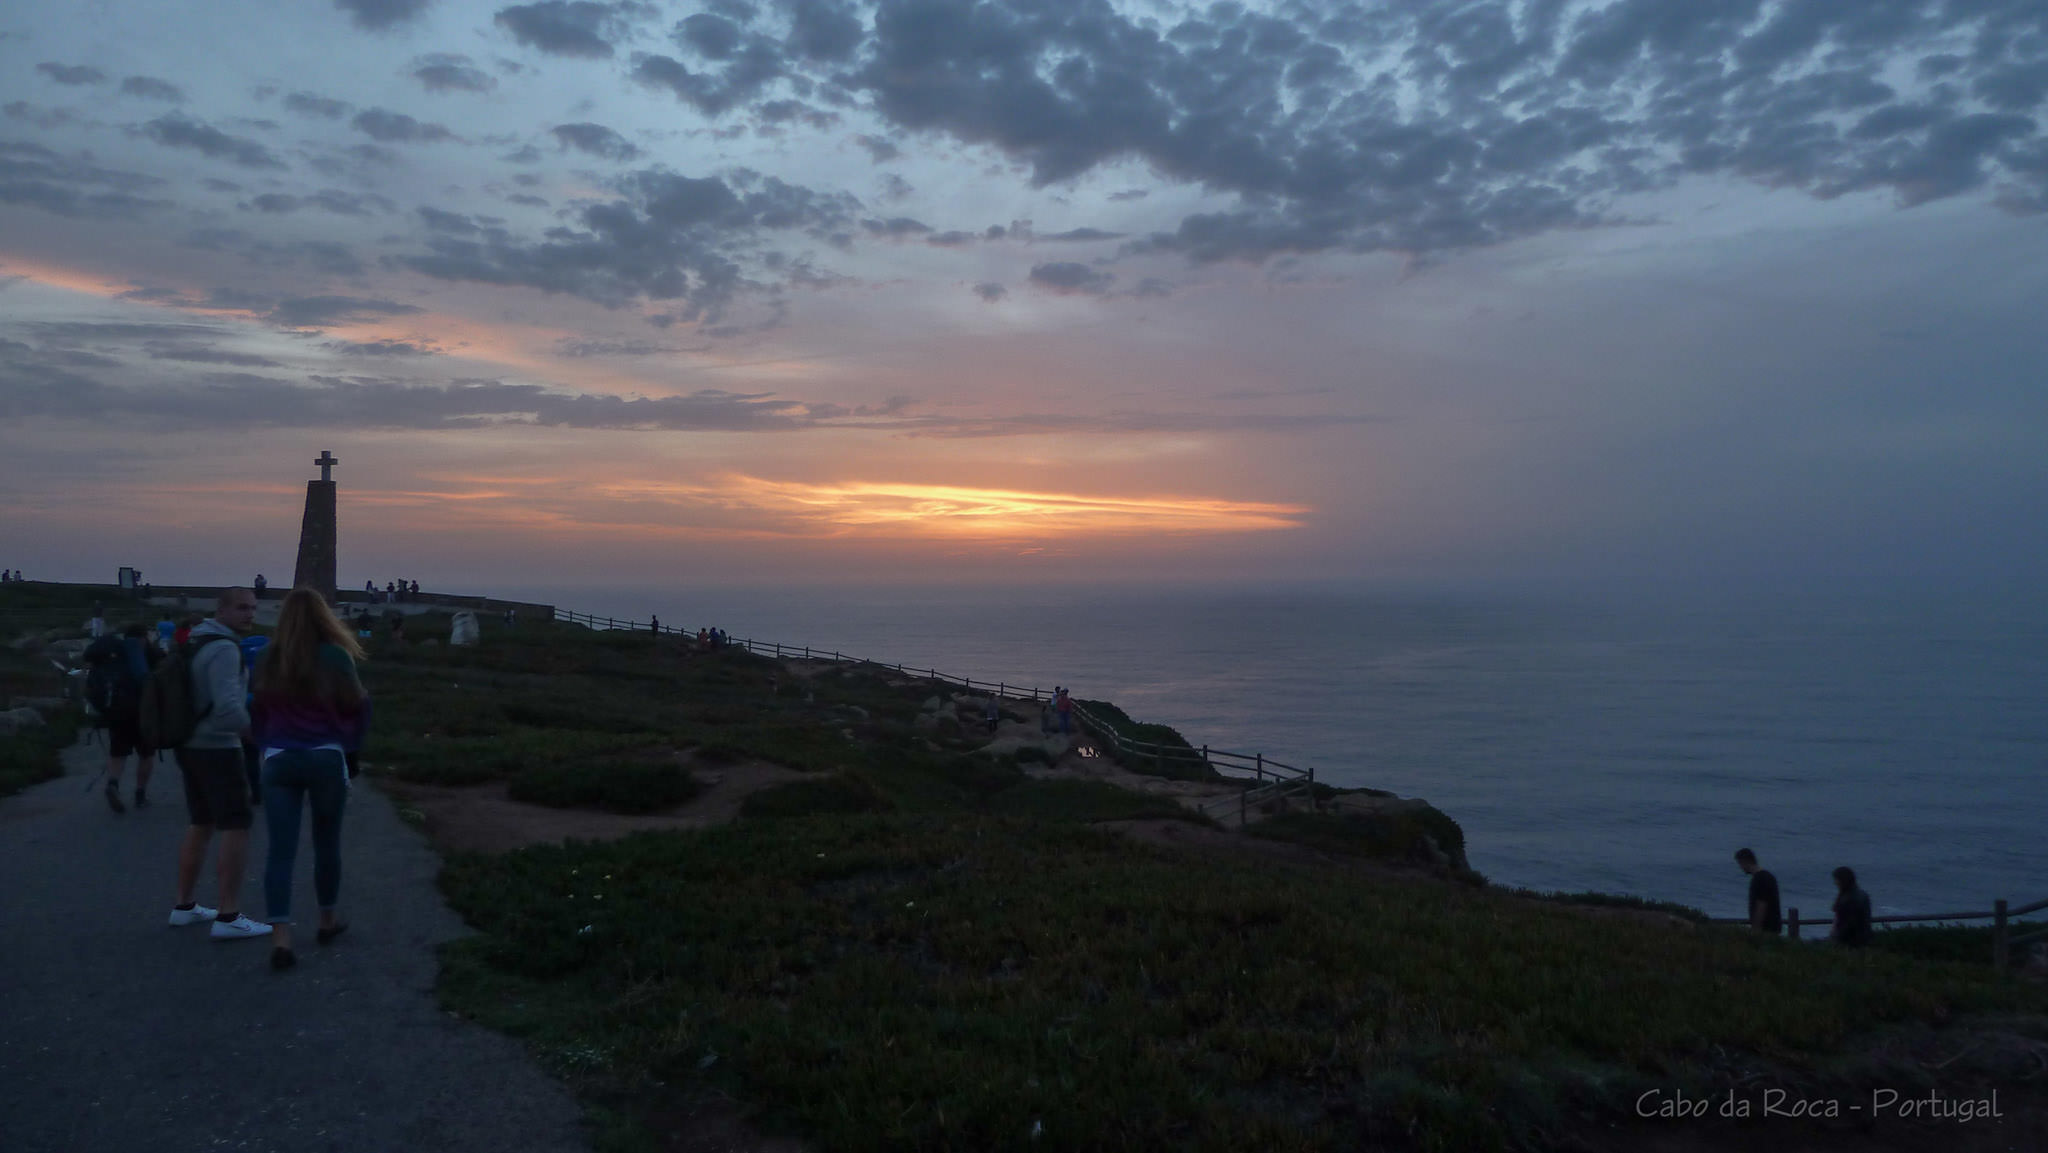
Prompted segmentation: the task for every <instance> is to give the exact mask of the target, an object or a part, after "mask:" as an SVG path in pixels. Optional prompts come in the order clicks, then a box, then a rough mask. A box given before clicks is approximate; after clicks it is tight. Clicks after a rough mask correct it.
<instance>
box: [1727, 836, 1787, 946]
mask: <svg viewBox="0 0 2048 1153" xmlns="http://www.w3.org/2000/svg"><path fill="white" fill-rule="evenodd" d="M1735 864H1736V865H1737V866H1738V867H1740V868H1741V869H1742V871H1743V872H1745V873H1748V874H1749V927H1750V928H1752V929H1755V930H1756V931H1757V932H1759V933H1769V934H1770V935H1772V936H1773V937H1775V936H1777V935H1778V934H1779V933H1780V932H1782V931H1783V930H1784V928H1785V922H1784V917H1783V914H1782V911H1781V910H1780V909H1779V907H1778V878H1776V877H1773V876H1772V875H1771V871H1770V870H1769V869H1761V868H1758V867H1757V863H1756V853H1755V852H1754V851H1753V850H1750V849H1737V850H1735Z"/></svg>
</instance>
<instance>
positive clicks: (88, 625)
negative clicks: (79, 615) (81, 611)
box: [85, 601, 107, 640]
mask: <svg viewBox="0 0 2048 1153" xmlns="http://www.w3.org/2000/svg"><path fill="white" fill-rule="evenodd" d="M85 632H86V635H87V636H90V637H91V638H92V639H94V640H98V639H100V638H101V637H103V636H106V635H107V610H106V606H104V605H102V604H100V603H99V602H98V601H94V602H93V606H92V619H91V620H89V621H87V622H85Z"/></svg>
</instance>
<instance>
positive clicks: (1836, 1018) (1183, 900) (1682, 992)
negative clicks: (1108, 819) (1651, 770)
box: [441, 813, 2048, 1150]
mask: <svg viewBox="0 0 2048 1153" xmlns="http://www.w3.org/2000/svg"><path fill="white" fill-rule="evenodd" d="M443 885H444V888H445V890H446V892H447V894H448V896H449V899H450V900H451V901H452V902H453V903H454V905H455V906H456V907H457V908H458V909H459V910H460V911H461V912H462V914H463V915H464V916H465V917H466V918H467V919H468V920H469V922H470V923H471V924H472V925H473V926H475V927H476V929H477V930H478V935H477V936H475V937H472V938H468V939H466V940H463V941H460V942H456V943H455V944H453V945H451V946H448V947H447V949H446V952H445V954H444V960H445V968H444V973H443V978H442V983H441V990H442V995H443V997H444V998H445V999H446V1001H447V1003H448V1004H450V1005H451V1006H452V1007H454V1008H456V1009H457V1010H458V1011H460V1012H462V1013H463V1014H465V1015H468V1016H472V1017H475V1018H477V1019H479V1020H481V1021H484V1022H485V1023H488V1024H492V1025H494V1026H496V1027H499V1028H503V1029H506V1030H508V1031H511V1032H514V1033H516V1034H518V1035H520V1036H522V1037H524V1038H526V1039H527V1040H528V1041H529V1042H530V1043H531V1044H533V1045H534V1046H535V1047H536V1048H537V1049H538V1050H539V1051H540V1052H541V1053H542V1054H544V1055H548V1056H550V1057H551V1058H553V1059H554V1061H555V1063H556V1065H557V1067H558V1068H562V1069H563V1070H564V1071H565V1072H567V1073H570V1074H571V1075H572V1077H574V1078H576V1079H578V1080H579V1082H580V1083H584V1084H586V1085H595V1084H600V1083H601V1084H603V1085H606V1086H609V1087H611V1088H612V1089H613V1090H624V1091H630V1090H631V1089H632V1088H633V1087H636V1086H637V1087H639V1088H641V1089H643V1090H649V1091H651V1090H652V1087H653V1086H654V1084H655V1083H656V1082H660V1083H662V1084H665V1085H669V1086H677V1085H683V1086H689V1085H695V1086H700V1087H703V1088H705V1089H707V1090H716V1091H720V1092H726V1093H732V1094H735V1095H737V1096H738V1097H739V1098H740V1099H742V1100H745V1101H748V1102H751V1103H754V1104H755V1105H756V1106H757V1108H758V1116H757V1120H758V1122H759V1123H760V1124H761V1125H762V1126H763V1127H765V1128H767V1129H770V1130H774V1131H781V1132H788V1133H792V1134H796V1135H799V1136H801V1137H803V1138H805V1139H807V1140H809V1141H810V1142H811V1143H812V1144H813V1146H814V1147H816V1148H826V1149H834V1150H870V1149H872V1150H880V1149H897V1148H919V1149H930V1150H947V1149H959V1150H981V1149H1010V1148H1017V1149H1021V1148H1032V1147H1036V1148H1073V1147H1116V1148H1122V1149H1140V1150H1142V1149H1160V1150H1166V1149H1175V1150H1178V1149H1242V1148H1261V1149H1283V1150H1306V1149H1346V1148H1356V1147H1360V1146H1378V1145H1391V1146H1396V1147H1420V1148H1433V1149H1446V1150H1449V1149H1456V1150H1464V1149H1485V1148H1494V1147H1501V1146H1504V1145H1507V1144H1510V1143H1514V1142H1517V1141H1519V1140H1522V1139H1523V1138H1524V1137H1526V1136H1528V1135H1529V1134H1531V1133H1535V1132H1539V1131H1543V1130H1545V1129H1546V1128H1547V1127H1549V1126H1553V1125H1555V1124H1557V1123H1558V1121H1559V1119H1560V1118H1561V1117H1563V1116H1565V1115H1566V1114H1568V1113H1570V1112H1571V1111H1572V1110H1574V1109H1577V1108H1581V1107H1584V1106H1585V1105H1587V1104H1588V1103H1589V1102H1591V1103H1593V1104H1597V1105H1600V1106H1603V1107H1608V1108H1615V1109H1617V1110H1618V1109H1619V1107H1620V1105H1621V1104H1622V1103H1623V1102H1625V1101H1626V1100H1627V1099H1629V1095H1628V1093H1627V1092H1626V1089H1627V1088H1629V1087H1631V1086H1634V1085H1637V1084H1641V1083H1645V1082H1647V1081H1650V1080H1652V1079H1655V1080H1656V1081H1657V1083H1659V1084H1664V1085H1670V1084H1673V1083H1683V1082H1687V1081H1689V1080H1694V1079H1699V1080H1704V1079H1705V1078H1706V1077H1707V1076H1708V1074H1707V1073H1706V1072H1704V1069H1705V1067H1706V1065H1707V1064H1708V1063H1709V1062H1711V1061H1712V1060H1714V1059H1716V1058H1717V1054H1718V1053H1719V1051H1721V1050H1738V1051H1743V1052H1748V1053H1751V1054H1756V1055H1759V1057H1760V1058H1761V1059H1765V1060H1769V1061H1772V1062H1781V1063H1787V1064H1790V1065H1793V1066H1799V1065H1802V1064H1805V1063H1818V1062H1820V1061H1822V1060H1823V1059H1824V1058H1825V1057H1826V1055H1827V1054H1830V1053H1832V1052H1834V1051H1836V1050H1838V1049H1839V1048H1840V1047H1841V1046H1843V1045H1844V1044H1845V1043H1846V1042H1847V1041H1849V1040H1850V1039H1852V1038H1853V1037H1855V1036H1856V1035H1858V1034H1859V1032H1861V1031H1862V1030H1864V1029H1866V1028H1867V1027H1869V1026H1870V1025H1872V1024H1873V1023H1882V1022H1888V1021H1908V1020H1924V1019H1930V1018H1935V1017H1943V1016H1946V1015H1949V1014H1953V1013H1968V1012H1973V1011H1983V1012H1989V1011H1998V1010H2014V1009H2020V1010H2027V1011H2033V1012H2039V1011H2041V1010H2042V1009H2044V1008H2048V1003H2044V998H2043V996H2042V994H2041V993H2040V992H2039V991H2038V990H2032V989H2019V988H2015V987H2013V986H2011V985H2001V984H1999V983H1996V982H1994V981H1993V980H1992V979H1991V976H1990V973H1989V971H1988V967H1985V966H1978V967H1963V966H1951V965H1930V964H1926V963H1923V962H1919V961H1916V960H1912V959H1909V958H1905V957H1899V956H1894V955H1890V954H1886V953H1884V952H1881V951H1869V952H1866V953H1863V954H1860V955H1851V956H1843V955H1840V954H1837V953H1832V952H1829V951H1825V950H1816V949H1798V948H1790V947H1785V946H1783V945H1782V944H1778V943H1773V942H1767V941H1762V940H1756V939H1752V938H1750V937H1749V936H1747V935H1745V934H1740V933H1714V932H1688V931H1684V930H1673V929H1670V928H1666V927H1659V926H1645V925H1640V924H1636V923H1633V922H1627V921H1617V920H1612V919H1599V918H1588V917H1585V916H1583V915H1580V914H1575V913H1573V912H1570V911H1568V910H1565V909H1561V908H1557V907H1554V906H1551V905H1548V904H1545V903H1542V902H1531V901H1527V900H1522V899H1518V898H1515V897H1513V896H1510V895H1506V894H1500V893H1495V892H1489V891H1486V890H1478V889H1468V888H1463V887H1458V886H1448V885H1439V884H1410V885H1403V884H1387V883H1384V882H1383V881H1366V880H1361V879H1355V878H1349V877H1346V876H1338V875H1327V874H1325V873H1318V872H1313V871H1308V870H1303V869H1296V868H1291V867H1277V868H1276V867H1262V868H1260V869H1256V870H1252V869H1246V868H1244V867H1243V866H1242V864H1241V863H1239V862H1235V861H1229V860H1220V859H1207V858H1201V857H1192V856H1185V855H1175V854H1168V853H1164V852H1160V851H1154V850H1150V849H1147V848H1144V847H1142V846H1139V845H1135V844H1133V843H1131V842H1128V841H1126V840H1123V839H1120V838H1117V837H1114V836H1110V835H1107V834H1101V833H1095V832H1091V831H1089V830H1087V829H1085V828H1084V827H1081V826H1079V825H1075V824H1071V823H1063V822H1051V821H1040V820H1020V819H1012V818H998V817H990V816H980V815H973V814H960V813H953V814H901V813H898V814H886V815H814V816H788V817H785V818H784V819H778V820H772V821H751V820H749V821H742V822H740V823H738V824H736V825H733V826H729V827H726V828H721V829H713V830H708V831H704V832H701V833H693V834H664V835H658V836H638V837H634V838H630V839H628V840H624V841H618V842H612V843H608V844H580V843H579V844H573V845H569V846H562V847H547V848H536V849H529V850H523V851H521V852H518V853H514V854H510V855H508V856H504V857H498V858H479V857H465V858H458V859H455V860H453V861H451V862H450V864H449V866H448V868H447V870H446V872H445V874H444V878H443ZM1737 991H1739V995H1737ZM571 1054H573V1055H574V1057H573V1060H571V1058H570V1057H569V1055H571Z"/></svg>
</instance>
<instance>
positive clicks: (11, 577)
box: [0, 568, 28, 585]
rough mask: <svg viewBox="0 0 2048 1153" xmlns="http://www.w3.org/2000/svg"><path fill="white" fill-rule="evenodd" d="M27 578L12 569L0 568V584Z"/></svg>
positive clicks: (12, 582) (18, 581)
mask: <svg viewBox="0 0 2048 1153" xmlns="http://www.w3.org/2000/svg"><path fill="white" fill-rule="evenodd" d="M27 579H28V578H27V577H25V576H23V575H21V573H20V572H18V571H16V570H14V569H11V568H8V569H0V585H11V584H18V583H20V582H22V581H25V580H27Z"/></svg>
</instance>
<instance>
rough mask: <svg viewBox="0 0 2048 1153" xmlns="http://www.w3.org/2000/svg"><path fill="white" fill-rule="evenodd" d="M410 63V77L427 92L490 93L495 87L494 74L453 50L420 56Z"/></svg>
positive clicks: (496, 79)
mask: <svg viewBox="0 0 2048 1153" xmlns="http://www.w3.org/2000/svg"><path fill="white" fill-rule="evenodd" d="M412 65H413V67H412V77H413V79H415V80H417V81H419V82H420V85H421V86H422V87H424V88H425V89H426V90H427V91H429V92H489V91H490V90H491V89H493V88H496V87H497V86H498V78H497V77H495V76H493V75H491V74H490V73H488V72H485V71H484V70H483V69H481V68H478V67H476V66H475V65H474V64H471V63H470V60H469V57H467V56H459V55H456V54H455V53H452V52H435V53H432V54H430V55H426V56H422V57H420V58H419V59H417V60H415V61H413V62H412Z"/></svg>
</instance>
